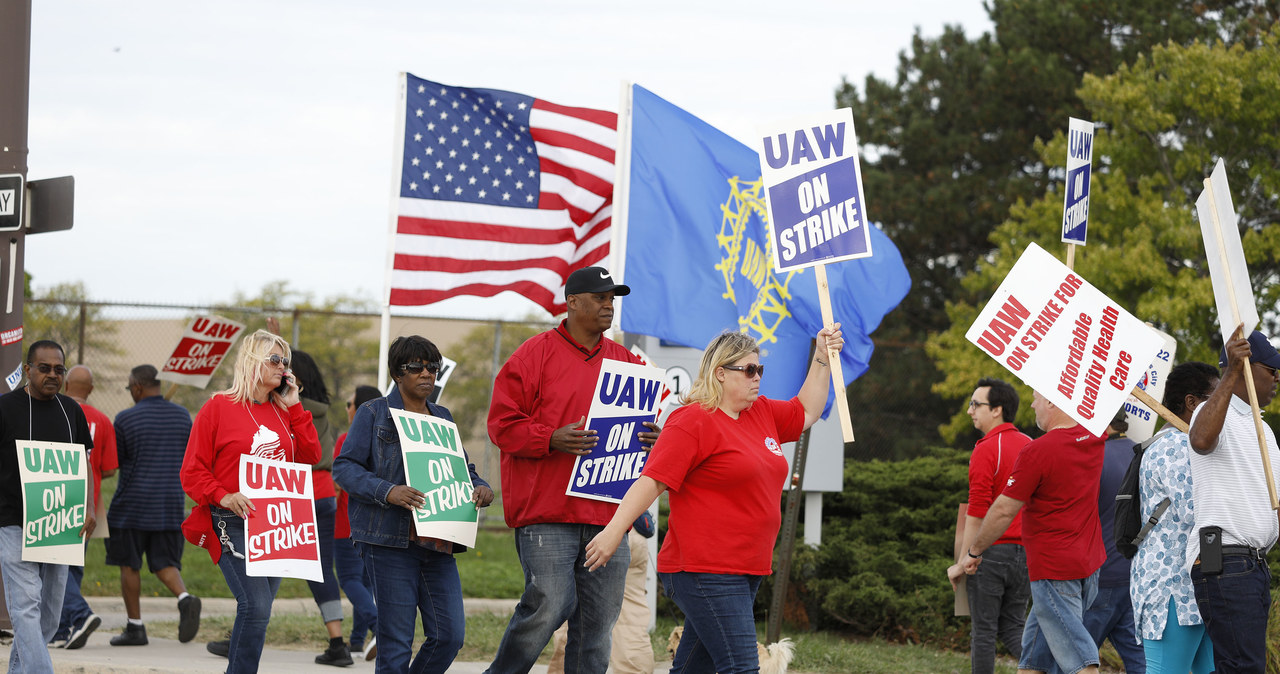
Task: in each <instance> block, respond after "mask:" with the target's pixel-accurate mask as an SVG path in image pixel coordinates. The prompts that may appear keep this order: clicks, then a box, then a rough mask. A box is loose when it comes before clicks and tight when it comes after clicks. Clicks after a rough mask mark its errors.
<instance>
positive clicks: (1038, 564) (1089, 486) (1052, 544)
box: [1004, 424, 1107, 580]
mask: <svg viewBox="0 0 1280 674" xmlns="http://www.w3.org/2000/svg"><path fill="white" fill-rule="evenodd" d="M1103 446H1104V443H1103V438H1101V437H1099V436H1096V435H1093V434H1092V433H1090V432H1089V431H1087V430H1085V428H1084V426H1080V425H1078V424H1077V425H1075V426H1071V427H1069V428H1059V429H1056V430H1052V431H1049V432H1048V433H1045V434H1044V435H1042V436H1040V437H1039V438H1036V439H1035V440H1032V441H1031V442H1029V443H1027V445H1026V446H1025V447H1023V448H1022V452H1021V453H1020V454H1019V455H1018V462H1017V464H1016V465H1014V467H1013V474H1012V475H1010V476H1009V482H1008V485H1007V486H1006V487H1005V488H1004V494H1005V495H1006V496H1008V497H1010V498H1015V499H1018V500H1019V501H1022V502H1023V504H1024V505H1023V506H1022V515H1023V517H1022V544H1023V545H1024V546H1026V548H1027V571H1028V573H1029V576H1030V578H1031V580H1046V579H1047V580H1077V579H1080V578H1086V577H1088V576H1089V574H1091V573H1093V572H1094V571H1097V570H1098V568H1099V567H1101V566H1102V563H1103V562H1104V561H1106V559H1107V549H1106V548H1105V547H1103V545H1102V524H1101V523H1100V522H1099V521H1098V485H1099V481H1100V480H1101V479H1102V461H1103V459H1104V457H1105V456H1106V454H1105V451H1104V449H1103Z"/></svg>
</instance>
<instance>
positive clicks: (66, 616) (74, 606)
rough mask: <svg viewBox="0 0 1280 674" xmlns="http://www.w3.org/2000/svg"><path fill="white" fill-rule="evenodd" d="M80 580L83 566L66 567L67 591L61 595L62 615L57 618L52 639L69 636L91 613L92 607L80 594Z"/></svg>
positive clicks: (81, 580) (81, 579)
mask: <svg viewBox="0 0 1280 674" xmlns="http://www.w3.org/2000/svg"><path fill="white" fill-rule="evenodd" d="M82 582H84V567H83V566H69V567H67V591H66V592H65V593H64V594H63V595H62V617H61V619H59V620H58V631H56V632H54V634H53V638H54V639H67V638H69V637H70V636H71V631H72V630H74V629H75V628H76V627H79V626H80V624H81V623H83V622H84V621H85V620H86V619H88V618H89V616H91V615H93V609H90V608H89V603H88V602H86V601H85V600H84V596H82V595H81V594H80V583H82Z"/></svg>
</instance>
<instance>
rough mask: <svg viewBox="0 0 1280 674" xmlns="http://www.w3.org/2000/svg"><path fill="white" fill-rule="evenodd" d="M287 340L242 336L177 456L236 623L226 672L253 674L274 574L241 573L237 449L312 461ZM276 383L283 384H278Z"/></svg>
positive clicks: (249, 511) (311, 432) (243, 515)
mask: <svg viewBox="0 0 1280 674" xmlns="http://www.w3.org/2000/svg"><path fill="white" fill-rule="evenodd" d="M288 367H289V343H288V342H286V341H284V340H283V339H281V338H280V337H279V336H277V335H273V334H271V333H270V332H267V331H266V330H259V331H257V332H255V333H253V334H252V335H249V336H248V337H245V338H244V341H242V342H241V343H240V352H239V354H238V355H237V357H236V364H235V379H234V380H233V381H232V384H231V388H229V389H227V390H225V391H220V392H218V393H215V394H214V395H213V397H211V398H210V399H209V401H208V402H206V403H205V404H204V406H203V407H201V408H200V413H199V414H197V415H196V419H195V422H194V423H193V424H192V427H191V438H190V439H189V440H188V441H187V455H186V458H184V459H183V461H182V489H183V490H184V491H186V492H187V496H190V497H191V499H192V500H193V501H195V502H196V506H197V507H196V509H195V511H193V513H192V516H193V518H194V517H196V516H197V514H198V511H199V510H200V509H201V507H202V506H204V507H208V508H209V511H210V514H211V516H212V524H213V532H212V534H213V536H215V537H216V538H217V539H218V540H219V541H220V542H221V544H222V545H221V547H220V548H219V549H214V550H211V551H210V555H211V556H213V557H214V561H215V562H217V564H218V567H219V568H220V569H221V570H222V577H223V578H225V579H226V581H227V587H228V588H229V589H230V590H231V593H232V594H234V595H235V597H236V621H235V624H234V626H233V627H232V629H231V644H230V650H229V652H228V653H227V657H228V658H229V659H230V663H229V664H228V667H227V672H228V673H229V674H241V673H245V672H249V673H251V672H257V671H258V660H259V659H261V657H262V646H263V643H264V642H265V641H266V638H267V622H268V621H270V619H271V602H272V601H274V600H275V596H276V591H277V590H279V589H280V579H279V578H264V577H257V576H255V577H250V576H248V575H247V574H246V573H245V557H244V555H245V551H244V550H243V549H242V548H243V545H244V540H245V535H244V520H245V519H247V518H249V517H253V516H255V515H254V510H255V509H254V505H253V502H252V501H251V500H249V498H248V497H246V496H245V495H244V494H242V493H240V457H241V456H242V455H245V454H249V455H252V456H257V457H262V458H267V459H275V460H279V461H294V462H298V463H306V464H314V463H316V462H318V461H319V460H320V440H319V439H318V437H317V436H316V428H315V426H314V425H312V422H311V413H310V412H308V411H306V410H304V409H303V408H302V404H301V402H299V399H298V385H297V383H296V382H295V381H294V378H293V377H291V376H288V375H289V371H288ZM282 385H283V388H281V387H282Z"/></svg>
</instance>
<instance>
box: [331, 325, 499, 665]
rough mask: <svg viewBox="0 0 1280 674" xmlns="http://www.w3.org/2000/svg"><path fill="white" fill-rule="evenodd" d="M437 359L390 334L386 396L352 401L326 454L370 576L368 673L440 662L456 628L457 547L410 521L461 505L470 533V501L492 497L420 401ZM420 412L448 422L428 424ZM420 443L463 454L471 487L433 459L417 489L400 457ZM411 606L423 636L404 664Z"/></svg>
mask: <svg viewBox="0 0 1280 674" xmlns="http://www.w3.org/2000/svg"><path fill="white" fill-rule="evenodd" d="M440 361H441V356H440V350H439V349H438V348H436V345H435V344H432V343H431V342H430V341H429V340H427V339H426V338H424V337H420V336H418V335H412V336H409V337H399V338H397V339H396V340H395V341H393V342H391V346H390V348H389V349H388V352H387V369H388V370H390V372H391V378H392V379H393V380H394V381H395V384H396V385H395V388H393V389H392V390H391V393H390V394H388V395H387V397H385V398H376V399H374V400H371V401H369V402H367V403H365V404H364V405H361V406H360V409H359V410H358V411H356V415H355V419H354V421H352V422H351V428H350V430H348V431H347V435H346V438H345V439H344V440H343V442H342V453H341V454H339V455H338V457H337V458H336V459H334V462H333V477H334V479H335V480H336V481H337V482H338V485H339V486H341V487H342V488H343V489H344V490H345V491H346V492H347V494H348V496H349V499H350V500H349V502H348V505H347V508H348V511H349V513H350V518H351V538H352V540H353V541H355V542H356V547H357V549H358V551H359V552H360V556H361V557H362V558H363V559H364V566H365V570H366V571H367V572H368V575H369V580H370V581H371V582H372V583H373V598H374V602H375V603H376V604H377V607H378V616H377V617H378V622H377V627H376V629H375V634H374V636H375V638H376V639H377V644H378V665H377V671H378V672H407V671H413V672H424V673H425V672H444V671H447V670H448V669H449V665H450V664H452V663H453V659H454V657H455V656H456V655H457V654H458V649H460V648H462V641H463V637H464V635H465V634H466V616H465V614H464V613H463V610H462V581H461V580H459V578H458V566H457V563H456V562H455V561H454V557H453V555H454V554H455V553H458V552H463V551H465V550H466V549H467V548H466V547H465V546H464V545H462V544H459V543H457V542H455V541H453V540H449V539H445V538H443V537H441V538H436V537H435V536H436V535H437V534H434V533H433V534H432V535H430V536H424V535H421V534H420V533H419V530H418V526H417V521H416V520H418V519H430V518H428V517H426V516H427V515H440V516H441V517H440V518H439V519H441V520H449V521H450V522H452V521H456V520H455V519H454V518H452V517H450V516H449V515H448V514H446V512H445V511H457V510H468V511H469V513H467V514H469V515H470V517H469V522H470V524H471V537H470V540H472V541H474V540H475V521H476V520H475V509H476V508H483V507H485V506H487V505H489V504H490V503H492V502H493V490H492V489H490V488H489V485H488V483H486V482H485V481H484V480H483V479H481V477H480V476H479V475H478V474H477V473H476V468H475V465H474V464H472V463H471V461H470V459H469V458H468V457H467V454H466V451H465V450H462V449H461V446H460V445H457V444H456V441H457V436H456V433H457V427H456V426H454V425H453V415H452V414H450V413H449V410H448V409H446V408H444V407H441V406H440V405H437V404H435V403H433V402H431V401H430V398H431V393H432V390H433V389H434V388H435V380H436V375H437V374H439V372H440ZM403 412H409V413H413V417H414V418H413V420H412V421H413V422H414V423H408V422H402V423H398V421H399V420H398V419H397V417H398V416H400V414H401V413H403ZM423 417H429V418H432V419H439V420H441V421H444V422H448V423H447V424H439V425H437V424H435V423H432V422H431V420H430V419H423ZM438 429H439V430H438ZM410 430H411V431H412V433H410V432H409V431H410ZM428 434H429V435H428ZM441 436H444V438H443V439H442V438H441ZM437 440H439V442H435V441H437ZM424 445H425V446H427V447H432V448H434V447H442V448H444V449H445V450H446V452H445V453H447V452H448V450H450V449H456V450H458V451H457V452H455V453H454V456H457V457H458V458H460V459H461V463H465V465H466V468H465V471H466V472H465V473H464V475H466V476H468V477H469V478H470V479H469V482H470V483H471V485H472V488H471V489H461V490H460V489H459V487H460V486H461V485H460V482H461V483H465V482H466V481H467V480H462V478H459V477H458V476H457V473H458V472H459V471H458V470H456V469H455V470H452V471H449V470H442V469H441V468H440V466H441V464H440V461H442V459H437V460H436V463H435V465H434V466H429V467H428V470H427V471H426V472H427V474H428V479H431V478H432V476H433V474H435V476H438V477H440V478H441V482H442V484H441V485H440V488H439V489H432V490H430V491H429V492H424V491H422V490H420V489H416V488H414V487H412V486H410V484H411V483H414V482H415V481H416V480H415V478H416V477H417V476H416V475H410V474H408V473H407V472H406V465H409V466H411V467H416V462H415V461H413V460H410V461H406V456H405V453H406V452H411V453H414V454H417V453H418V451H417V450H419V449H422V448H423V447H424ZM424 453H432V454H435V453H433V452H424ZM459 455H460V456H459ZM449 458H453V457H449ZM443 461H444V463H445V464H446V465H448V464H452V462H451V461H448V460H447V459H444V460H443ZM411 470H412V468H411ZM449 472H452V473H453V475H452V477H453V478H454V479H452V480H450V481H448V483H447V484H444V483H443V482H444V476H445V475H444V474H446V473H449ZM417 483H418V484H420V485H422V486H426V485H425V484H424V483H422V482H417ZM460 492H461V497H459V493H460ZM446 528H447V526H446ZM419 614H420V615H421V616H422V631H423V633H424V635H425V637H426V639H425V641H423V643H422V647H421V648H419V649H418V654H417V655H416V656H414V657H413V661H412V663H410V655H411V654H412V652H413V651H412V648H413V639H414V622H415V620H416V616H417V615H419Z"/></svg>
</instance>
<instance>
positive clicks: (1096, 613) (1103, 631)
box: [1084, 585, 1178, 674]
mask: <svg viewBox="0 0 1280 674" xmlns="http://www.w3.org/2000/svg"><path fill="white" fill-rule="evenodd" d="M1169 616H1170V617H1171V618H1172V619H1173V621H1174V622H1178V615H1177V613H1170V614H1169ZM1084 628H1085V629H1087V630H1089V636H1091V637H1093V643H1095V644H1097V645H1098V646H1102V642H1103V641H1104V640H1106V639H1111V645H1112V646H1115V648H1116V652H1117V653H1119V654H1120V659H1121V660H1123V661H1124V671H1125V672H1126V674H1146V671H1147V656H1146V654H1145V653H1143V651H1142V645H1141V644H1139V643H1138V635H1137V634H1136V633H1135V632H1134V627H1133V602H1132V601H1130V599H1129V586H1128V585H1123V586H1120V587H1100V588H1098V596H1097V598H1095V599H1094V600H1093V605H1091V606H1090V607H1089V610H1088V611H1085V612H1084Z"/></svg>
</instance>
